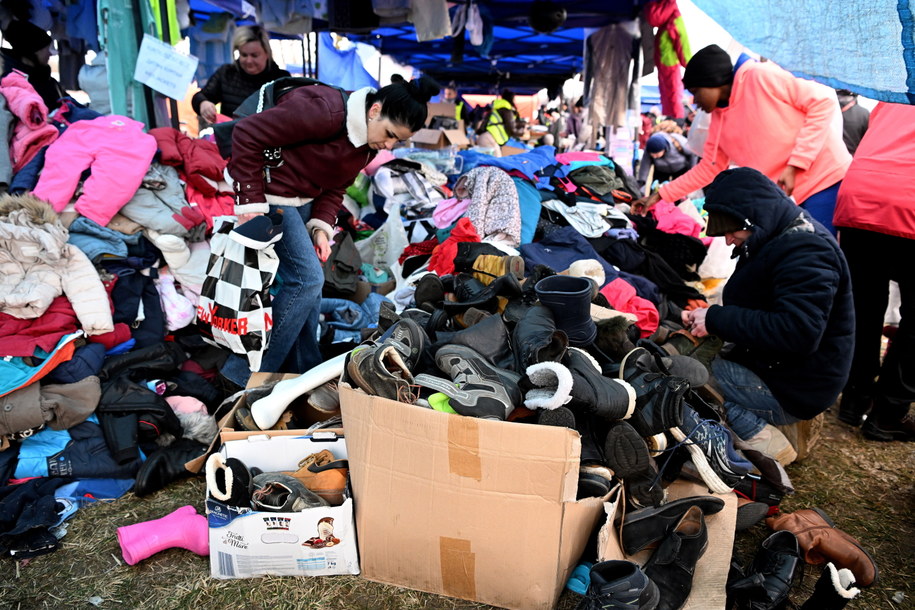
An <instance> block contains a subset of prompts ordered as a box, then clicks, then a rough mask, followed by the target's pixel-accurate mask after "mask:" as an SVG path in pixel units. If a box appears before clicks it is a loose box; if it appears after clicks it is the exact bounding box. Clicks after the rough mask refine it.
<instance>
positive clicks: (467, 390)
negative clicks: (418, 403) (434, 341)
mask: <svg viewBox="0 0 915 610" xmlns="http://www.w3.org/2000/svg"><path fill="white" fill-rule="evenodd" d="M435 363H436V365H438V368H439V369H441V371H442V372H443V373H445V374H446V375H447V376H448V378H449V379H450V381H449V380H448V379H442V378H441V377H436V376H434V375H426V374H421V375H417V376H416V383H417V385H421V386H423V387H427V388H431V389H433V390H435V391H436V392H441V393H443V394H445V395H446V396H448V398H450V403H451V408H453V409H454V410H455V411H457V412H458V413H459V414H461V415H467V416H470V417H480V418H483V419H501V420H504V419H506V418H507V417H508V414H509V413H511V412H512V410H514V408H515V405H514V404H513V403H512V399H511V397H510V395H509V393H508V390H507V389H506V388H505V382H504V380H503V376H502V375H500V374H499V371H498V369H496V367H494V366H493V365H491V364H489V362H487V361H486V359H485V358H483V356H481V355H480V354H478V353H477V352H475V351H474V350H472V349H470V348H469V347H465V346H463V345H446V346H444V347H442V348H440V349H439V350H438V353H436V355H435Z"/></svg>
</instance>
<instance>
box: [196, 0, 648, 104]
mask: <svg viewBox="0 0 915 610" xmlns="http://www.w3.org/2000/svg"><path fill="white" fill-rule="evenodd" d="M649 1H650V0H556V2H555V4H558V5H561V6H562V7H563V8H565V9H566V13H567V18H566V21H565V23H564V24H563V25H562V27H561V28H559V29H558V30H556V31H555V32H553V33H550V34H543V33H539V32H536V31H534V30H533V28H531V26H530V25H529V24H528V13H529V11H530V8H531V6H532V4H533V3H532V2H530V1H528V0H486V1H485V2H481V3H480V5H481V7H483V8H482V10H483V13H484V20H485V21H490V19H491V23H492V25H493V37H494V42H493V45H492V48H491V50H490V52H489V53H485V51H484V55H486V56H485V57H483V56H481V54H480V52H479V50H478V49H477V48H475V47H473V46H472V45H471V44H470V42H469V40H468V38H469V35H468V34H466V33H462V34H461V39H460V41H456V40H455V39H453V38H451V37H446V38H443V39H439V40H432V41H428V42H417V39H416V38H417V37H416V30H415V28H414V26H413V25H412V24H410V23H402V24H395V25H391V24H386V25H384V26H381V27H377V28H374V29H372V30H371V31H370V32H366V31H363V32H362V33H349V32H347V33H346V36H347V37H348V38H350V39H351V40H354V41H357V42H363V43H367V44H370V45H372V46H374V47H375V48H377V49H378V50H379V51H380V52H381V53H384V54H386V55H390V56H391V57H393V58H394V59H395V60H397V61H398V62H400V63H401V64H405V65H410V66H413V67H414V68H416V69H418V70H421V71H422V72H424V73H425V74H428V75H430V76H432V77H434V78H436V79H437V80H439V81H441V82H443V83H447V82H449V81H452V80H453V81H455V82H456V83H457V84H458V86H459V87H461V89H462V90H464V91H466V92H485V93H490V92H494V91H496V90H498V89H499V88H500V87H501V86H504V85H506V84H508V83H510V84H511V87H512V88H513V89H514V90H516V91H518V92H520V93H532V92H534V91H537V90H539V89H542V88H544V87H546V88H550V89H553V90H558V88H559V86H561V85H562V83H563V82H564V81H565V80H566V79H568V78H570V77H571V76H573V75H574V74H576V73H577V72H581V70H582V67H583V60H582V56H583V54H584V53H583V49H584V38H585V28H599V27H603V26H605V25H608V24H610V23H615V22H619V21H624V20H629V19H633V18H635V17H636V16H637V15H638V14H639V11H640V10H641V7H642V6H643V5H644V4H646V3H647V2H649ZM190 7H191V11H192V12H193V13H196V14H198V15H200V16H204V15H206V14H210V13H218V12H229V13H231V14H232V15H233V16H234V17H235V18H236V20H237V22H238V23H239V24H244V23H253V20H254V18H255V15H254V11H253V10H252V6H251V4H249V3H248V2H245V1H244V0H190ZM312 26H313V28H314V30H315V31H328V30H330V29H331V25H330V23H329V22H328V21H324V20H319V19H315V20H314V21H313V24H312ZM456 46H457V49H456V48H455V47H456ZM319 65H320V62H319Z"/></svg>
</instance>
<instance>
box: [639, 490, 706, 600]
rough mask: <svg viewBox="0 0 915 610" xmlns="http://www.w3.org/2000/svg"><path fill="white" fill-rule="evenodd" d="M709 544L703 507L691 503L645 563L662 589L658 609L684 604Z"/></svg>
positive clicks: (649, 576)
mask: <svg viewBox="0 0 915 610" xmlns="http://www.w3.org/2000/svg"><path fill="white" fill-rule="evenodd" d="M707 547H708V530H707V529H706V526H705V516H704V515H703V513H702V509H700V508H699V507H698V506H692V507H690V508H689V510H687V511H686V512H685V513H684V514H683V517H681V518H680V521H679V522H677V524H676V525H675V526H674V528H673V529H672V530H671V532H670V533H669V534H668V535H667V538H665V539H664V541H663V542H661V545H660V546H659V547H658V548H657V550H656V551H655V552H654V554H653V555H652V556H651V559H649V560H648V563H646V564H645V574H646V575H647V576H648V578H650V579H651V580H652V581H653V582H654V583H655V584H657V585H658V589H660V591H661V601H660V603H659V604H658V610H675V609H676V608H680V607H682V606H683V604H684V603H685V602H686V600H687V599H688V598H689V593H690V591H692V588H693V575H694V574H695V571H696V563H698V561H699V558H700V557H702V555H703V554H704V553H705V549H706V548H707Z"/></svg>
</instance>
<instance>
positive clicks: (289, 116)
mask: <svg viewBox="0 0 915 610" xmlns="http://www.w3.org/2000/svg"><path fill="white" fill-rule="evenodd" d="M438 91H439V86H438V84H437V83H436V82H435V81H434V80H432V79H430V78H428V77H422V78H420V79H418V80H413V81H410V82H398V83H393V84H391V85H388V86H387V87H384V88H382V89H381V90H379V91H375V90H374V89H372V88H369V87H366V88H364V89H359V90H358V91H354V92H353V93H351V94H350V95H349V96H348V97H347V96H344V95H342V94H341V92H340V90H338V89H336V88H334V87H328V86H324V85H314V86H305V87H299V88H297V89H293V90H292V91H290V92H289V93H287V94H285V95H284V96H283V97H281V98H280V99H279V101H278V102H277V105H276V106H274V107H273V108H270V109H268V110H265V111H263V112H261V113H258V114H254V115H251V116H249V117H246V118H244V119H242V120H240V121H239V122H238V124H237V125H236V126H235V129H234V132H233V136H232V159H231V160H230V161H229V167H228V173H229V175H230V176H231V178H232V180H233V181H234V183H235V193H236V198H237V200H236V206H235V213H236V214H237V215H238V218H239V222H240V223H244V222H247V221H248V220H250V219H251V218H252V217H254V216H257V215H260V214H264V213H266V212H273V211H275V210H282V212H283V238H282V239H281V240H280V241H279V242H277V244H276V253H277V254H278V256H279V259H280V265H279V272H278V273H279V276H280V280H281V287H280V290H279V292H278V293H277V295H276V296H275V297H274V299H273V331H272V334H271V337H270V344H269V346H268V348H267V351H266V352H265V353H264V356H263V359H262V360H261V367H260V368H261V370H262V371H271V372H273V371H281V372H289V373H303V372H305V371H307V370H309V369H310V368H312V367H313V366H315V365H317V364H320V363H321V353H320V351H319V349H318V337H317V333H318V308H319V305H320V301H321V287H322V286H323V284H324V274H323V271H322V268H321V263H322V262H323V261H325V260H327V257H328V256H330V243H331V237H332V235H333V226H334V223H335V222H336V219H337V212H338V210H339V209H340V207H341V205H342V202H343V193H344V191H345V190H346V188H347V187H348V186H349V185H351V184H352V183H353V180H355V178H356V176H357V175H358V173H359V171H360V170H361V169H362V168H363V167H365V166H366V165H367V164H368V163H369V161H371V160H372V158H373V157H374V156H375V154H376V153H377V151H379V150H382V149H385V150H390V149H392V148H393V147H394V145H395V144H396V143H397V142H400V141H402V140H406V139H407V138H409V137H410V136H412V135H413V133H415V132H416V131H418V130H419V129H420V128H421V127H422V126H423V124H424V123H425V121H426V103H427V102H428V101H429V98H431V97H432V96H433V95H436V94H438ZM274 150H275V151H277V155H276V156H275V157H274V158H272V160H270V161H267V159H266V157H265V154H264V152H265V151H274ZM222 374H223V375H224V376H225V377H226V378H228V379H229V380H230V381H232V382H234V383H236V384H238V385H240V386H244V385H245V384H246V382H247V379H248V376H249V375H250V372H249V370H248V365H247V363H246V361H245V360H244V359H242V358H240V357H238V356H236V355H232V356H230V357H229V359H228V360H227V361H226V364H225V365H224V366H223V368H222Z"/></svg>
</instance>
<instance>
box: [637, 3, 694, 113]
mask: <svg viewBox="0 0 915 610" xmlns="http://www.w3.org/2000/svg"><path fill="white" fill-rule="evenodd" d="M645 18H646V20H647V21H648V24H649V25H651V26H652V27H656V28H658V33H657V36H656V37H655V45H654V62H655V65H656V66H657V68H658V88H659V89H660V91H661V111H662V112H663V113H664V114H665V115H667V117H668V118H672V119H682V118H684V117H685V116H686V113H685V112H684V109H683V80H682V79H681V76H680V66H686V63H687V62H688V61H689V60H690V58H691V57H692V52H691V51H690V48H689V37H688V36H687V35H686V25H685V24H684V23H683V17H682V16H681V15H680V9H678V8H677V0H655V1H654V2H649V3H648V4H646V5H645Z"/></svg>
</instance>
